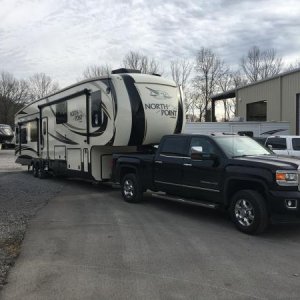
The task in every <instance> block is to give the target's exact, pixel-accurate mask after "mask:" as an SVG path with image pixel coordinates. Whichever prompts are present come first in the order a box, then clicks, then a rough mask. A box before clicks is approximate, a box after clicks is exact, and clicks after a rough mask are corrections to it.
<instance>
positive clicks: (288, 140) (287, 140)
mask: <svg viewBox="0 0 300 300" xmlns="http://www.w3.org/2000/svg"><path fill="white" fill-rule="evenodd" d="M265 145H266V146H267V147H269V148H270V149H272V151H273V152H274V153H276V154H278V155H289V156H297V157H300V136H299V135H286V136H285V135H278V136H270V137H268V138H267V139H266V141H265Z"/></svg>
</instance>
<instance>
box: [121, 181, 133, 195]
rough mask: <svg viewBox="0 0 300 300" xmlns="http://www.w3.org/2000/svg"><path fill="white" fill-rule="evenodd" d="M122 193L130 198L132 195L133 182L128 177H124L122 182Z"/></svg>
mask: <svg viewBox="0 0 300 300" xmlns="http://www.w3.org/2000/svg"><path fill="white" fill-rule="evenodd" d="M123 190H124V195H125V197H126V198H132V197H133V195H134V186H133V182H132V181H131V180H129V179H126V180H125V182H124V188H123Z"/></svg>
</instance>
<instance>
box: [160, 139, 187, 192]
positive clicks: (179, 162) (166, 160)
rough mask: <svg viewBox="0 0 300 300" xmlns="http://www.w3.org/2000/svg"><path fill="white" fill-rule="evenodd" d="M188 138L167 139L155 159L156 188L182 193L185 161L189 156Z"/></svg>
mask: <svg viewBox="0 0 300 300" xmlns="http://www.w3.org/2000/svg"><path fill="white" fill-rule="evenodd" d="M187 146H188V138H187V137H184V136H182V137H178V136H177V137H175V136H172V137H167V138H165V140H164V141H163V142H162V145H161V147H160V149H159V154H158V155H157V156H156V159H155V170H154V178H155V180H154V181H155V185H156V187H157V188H158V189H159V190H161V191H164V192H169V193H176V194H178V193H180V191H181V190H182V180H183V161H184V159H186V158H187V156H188V151H187V149H188V147H187Z"/></svg>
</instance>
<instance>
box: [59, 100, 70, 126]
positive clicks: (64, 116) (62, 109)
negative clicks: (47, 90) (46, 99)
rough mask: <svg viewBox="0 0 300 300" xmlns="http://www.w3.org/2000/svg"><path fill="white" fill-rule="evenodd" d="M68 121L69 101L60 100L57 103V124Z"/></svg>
mask: <svg viewBox="0 0 300 300" xmlns="http://www.w3.org/2000/svg"><path fill="white" fill-rule="evenodd" d="M67 122H68V111H67V102H66V101H64V102H60V103H57V104H56V124H63V123H67Z"/></svg>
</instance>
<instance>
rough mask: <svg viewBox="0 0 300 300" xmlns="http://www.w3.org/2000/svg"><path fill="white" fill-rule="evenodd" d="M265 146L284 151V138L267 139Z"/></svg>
mask: <svg viewBox="0 0 300 300" xmlns="http://www.w3.org/2000/svg"><path fill="white" fill-rule="evenodd" d="M266 145H267V146H269V145H271V146H272V149H274V150H286V139H285V138H269V139H268V140H267V143H266Z"/></svg>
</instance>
